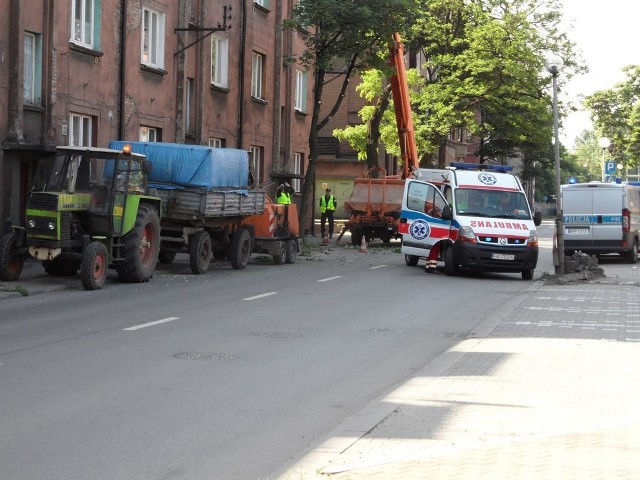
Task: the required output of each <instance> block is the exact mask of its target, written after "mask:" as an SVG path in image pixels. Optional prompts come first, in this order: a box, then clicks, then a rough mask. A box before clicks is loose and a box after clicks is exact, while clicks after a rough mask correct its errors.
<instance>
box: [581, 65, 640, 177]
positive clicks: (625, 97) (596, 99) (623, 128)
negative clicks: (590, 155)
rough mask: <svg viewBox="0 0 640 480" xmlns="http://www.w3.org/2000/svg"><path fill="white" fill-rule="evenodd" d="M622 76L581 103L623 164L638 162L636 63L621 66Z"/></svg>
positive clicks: (639, 69)
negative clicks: (611, 86) (610, 86)
mask: <svg viewBox="0 0 640 480" xmlns="http://www.w3.org/2000/svg"><path fill="white" fill-rule="evenodd" d="M623 72H624V73H625V75H626V77H627V78H626V79H625V80H624V81H622V82H620V83H617V84H616V85H615V86H614V87H613V88H611V89H608V90H600V91H597V92H595V93H593V94H592V95H590V96H588V97H587V98H586V99H585V101H584V105H585V107H586V108H587V109H588V110H590V112H591V120H592V122H593V124H594V126H595V127H596V130H597V131H598V132H599V133H600V134H601V136H602V137H606V138H609V139H610V140H611V144H612V152H611V153H612V154H613V158H614V160H615V161H617V162H618V163H620V164H622V165H623V166H624V167H625V168H630V167H638V166H640V161H639V160H640V66H638V65H629V66H627V67H625V68H623Z"/></svg>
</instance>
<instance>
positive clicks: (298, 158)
mask: <svg viewBox="0 0 640 480" xmlns="http://www.w3.org/2000/svg"><path fill="white" fill-rule="evenodd" d="M303 164H304V155H303V154H302V153H294V154H293V173H294V174H296V175H300V174H302V166H303ZM291 187H293V191H294V192H296V193H300V192H301V191H302V181H301V180H300V179H299V178H292V179H291Z"/></svg>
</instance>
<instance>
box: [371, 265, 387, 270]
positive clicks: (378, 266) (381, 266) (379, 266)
mask: <svg viewBox="0 0 640 480" xmlns="http://www.w3.org/2000/svg"><path fill="white" fill-rule="evenodd" d="M384 267H386V265H376V266H375V267H371V268H370V270H375V269H376V268H384Z"/></svg>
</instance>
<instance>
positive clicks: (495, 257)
mask: <svg viewBox="0 0 640 480" xmlns="http://www.w3.org/2000/svg"><path fill="white" fill-rule="evenodd" d="M515 259H516V256H515V255H514V254H513V253H492V254H491V260H515Z"/></svg>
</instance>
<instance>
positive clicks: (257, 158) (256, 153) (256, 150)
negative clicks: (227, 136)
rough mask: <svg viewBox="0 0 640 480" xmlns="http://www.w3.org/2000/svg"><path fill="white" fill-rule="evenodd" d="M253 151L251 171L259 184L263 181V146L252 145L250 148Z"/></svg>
mask: <svg viewBox="0 0 640 480" xmlns="http://www.w3.org/2000/svg"><path fill="white" fill-rule="evenodd" d="M249 152H250V153H251V173H252V174H253V178H254V180H255V181H256V182H258V183H259V184H261V183H262V148H261V147H251V148H250V149H249Z"/></svg>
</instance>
